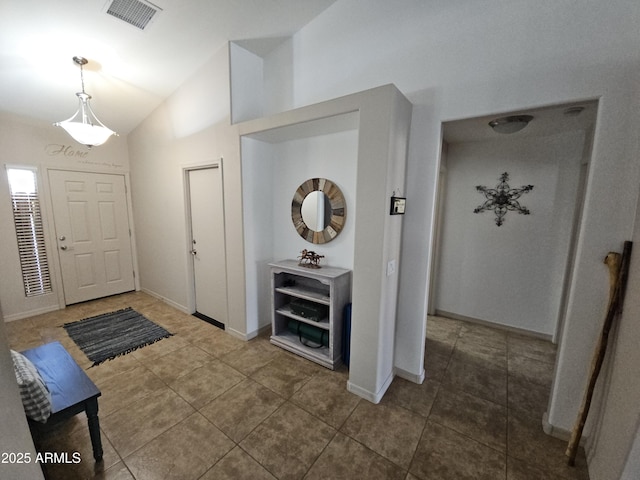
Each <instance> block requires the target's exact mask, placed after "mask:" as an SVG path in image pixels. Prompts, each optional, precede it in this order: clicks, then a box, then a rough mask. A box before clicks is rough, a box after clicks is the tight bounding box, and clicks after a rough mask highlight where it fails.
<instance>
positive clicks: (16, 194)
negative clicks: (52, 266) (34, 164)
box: [7, 168, 51, 297]
mask: <svg viewBox="0 0 640 480" xmlns="http://www.w3.org/2000/svg"><path fill="white" fill-rule="evenodd" d="M7 176H8V177H9V189H10V192H11V204H12V207H13V221H14V224H15V227H16V237H17V240H18V253H19V255H20V267H21V269H22V282H23V284H24V293H25V295H26V296H27V297H34V296H36V295H44V294H45V293H50V292H51V276H50V274H49V262H48V261H47V252H46V249H45V245H44V229H43V227H42V215H41V213H40V200H39V198H38V185H37V180H36V172H35V170H31V169H24V168H7Z"/></svg>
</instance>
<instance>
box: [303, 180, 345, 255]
mask: <svg viewBox="0 0 640 480" xmlns="http://www.w3.org/2000/svg"><path fill="white" fill-rule="evenodd" d="M346 218H347V207H346V203H345V200H344V195H342V191H341V190H340V189H339V188H338V186H337V185H336V184H335V183H333V182H332V181H331V180H327V179H326V178H311V179H309V180H307V181H306V182H304V183H303V184H302V185H300V186H299V187H298V189H297V190H296V193H295V194H294V195H293V201H292V202H291V220H292V221H293V226H294V227H295V229H296V231H297V232H298V234H299V235H300V236H301V237H302V238H304V239H305V240H306V241H308V242H311V243H315V244H322V243H328V242H330V241H331V240H333V239H334V238H336V237H337V236H338V234H339V233H340V232H341V231H342V228H343V227H344V222H345V220H346Z"/></svg>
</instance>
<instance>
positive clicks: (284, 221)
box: [272, 130, 358, 269]
mask: <svg viewBox="0 0 640 480" xmlns="http://www.w3.org/2000/svg"><path fill="white" fill-rule="evenodd" d="M274 153H275V158H274V160H275V162H274V172H273V173H274V185H273V191H272V192H273V195H274V200H273V226H274V231H273V235H274V240H273V245H274V251H273V256H274V259H275V260H282V259H285V258H295V257H296V256H297V255H299V254H300V251H302V250H303V249H305V248H306V249H308V250H309V249H310V250H313V251H315V252H316V253H319V254H321V255H324V256H325V258H323V259H322V262H321V263H322V264H326V265H331V266H334V267H342V268H348V269H352V268H353V249H354V248H355V247H354V238H353V237H354V232H355V228H354V225H353V221H352V220H353V219H352V215H354V213H355V207H356V205H355V190H356V162H357V158H358V132H357V130H352V131H348V132H340V133H334V134H330V135H322V136H318V137H311V138H305V139H301V140H294V141H289V142H284V143H280V144H278V145H276V148H275V152H274ZM315 177H320V178H327V179H329V180H331V181H332V182H333V183H334V184H336V185H337V186H338V188H340V190H341V191H342V194H343V195H344V198H345V201H346V206H347V217H346V222H345V226H344V229H343V230H342V231H341V232H340V234H339V235H338V236H337V237H336V238H335V239H333V240H332V241H331V242H329V243H325V244H322V245H313V244H311V243H309V242H307V241H306V240H304V239H303V238H302V237H300V235H298V233H297V232H296V230H295V228H294V226H293V222H292V221H291V201H292V199H293V194H294V193H295V191H296V190H297V189H298V187H299V186H300V185H301V184H302V183H303V182H304V181H306V180H308V179H310V178H315ZM350 214H351V216H350Z"/></svg>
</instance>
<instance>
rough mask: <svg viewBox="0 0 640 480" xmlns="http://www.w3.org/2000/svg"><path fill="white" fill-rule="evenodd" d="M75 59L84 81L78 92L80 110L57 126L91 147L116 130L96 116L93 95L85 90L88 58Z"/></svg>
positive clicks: (101, 142) (113, 133)
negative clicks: (93, 109)
mask: <svg viewBox="0 0 640 480" xmlns="http://www.w3.org/2000/svg"><path fill="white" fill-rule="evenodd" d="M73 61H74V62H75V63H76V64H78V65H80V80H81V82H82V92H78V93H76V96H77V97H78V102H79V106H78V111H77V112H76V113H75V114H74V115H73V116H72V117H71V118H69V119H67V120H64V121H62V122H56V123H54V125H55V126H56V127H62V128H64V129H65V131H66V132H67V133H68V134H69V135H71V137H72V138H73V139H74V140H75V141H76V142H78V143H81V144H83V145H86V146H87V147H89V148H91V147H93V146H96V145H102V144H103V143H104V142H106V141H107V140H108V139H109V137H111V135H117V133H116V132H114V131H113V130H111V129H110V128H107V127H106V126H105V125H104V124H103V123H102V122H101V121H100V120H98V117H96V116H95V114H94V113H93V111H92V110H91V106H90V105H89V100H90V99H91V95H89V94H88V93H85V91H84V75H83V70H82V66H83V65H86V64H87V59H86V58H83V57H73Z"/></svg>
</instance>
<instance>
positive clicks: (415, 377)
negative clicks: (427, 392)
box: [394, 367, 425, 385]
mask: <svg viewBox="0 0 640 480" xmlns="http://www.w3.org/2000/svg"><path fill="white" fill-rule="evenodd" d="M394 371H395V374H396V375H397V376H398V377H400V378H404V379H405V380H408V381H409V382H413V383H417V384H418V385H422V383H423V382H424V378H425V370H424V368H423V369H422V372H420V373H419V374H415V373H412V372H408V371H407V370H403V369H402V368H398V367H396V368H395V369H394Z"/></svg>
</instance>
